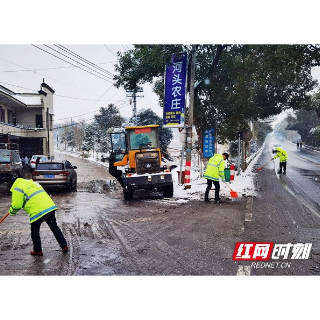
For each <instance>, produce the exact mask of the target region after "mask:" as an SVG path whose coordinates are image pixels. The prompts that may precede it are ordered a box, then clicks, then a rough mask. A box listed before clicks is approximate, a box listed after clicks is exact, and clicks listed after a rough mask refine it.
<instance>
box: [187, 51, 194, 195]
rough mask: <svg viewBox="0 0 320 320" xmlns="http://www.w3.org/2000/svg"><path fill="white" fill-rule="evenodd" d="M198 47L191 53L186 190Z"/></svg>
mask: <svg viewBox="0 0 320 320" xmlns="http://www.w3.org/2000/svg"><path fill="white" fill-rule="evenodd" d="M195 62H196V45H192V53H191V75H190V103H189V114H188V115H189V117H188V118H189V119H188V126H187V128H186V129H187V150H186V168H185V180H184V181H185V189H190V188H191V178H190V176H191V149H192V127H193V103H194V79H195V65H196V63H195Z"/></svg>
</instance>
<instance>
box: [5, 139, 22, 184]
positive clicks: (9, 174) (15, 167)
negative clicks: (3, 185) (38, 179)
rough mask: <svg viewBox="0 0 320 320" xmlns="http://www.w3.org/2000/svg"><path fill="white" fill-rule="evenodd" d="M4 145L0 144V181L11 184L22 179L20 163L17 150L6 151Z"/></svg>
mask: <svg viewBox="0 0 320 320" xmlns="http://www.w3.org/2000/svg"><path fill="white" fill-rule="evenodd" d="M6 148H7V145H6V144H0V181H6V182H11V181H12V180H13V179H15V178H19V177H22V170H23V166H22V162H21V158H20V154H19V150H8V149H6Z"/></svg>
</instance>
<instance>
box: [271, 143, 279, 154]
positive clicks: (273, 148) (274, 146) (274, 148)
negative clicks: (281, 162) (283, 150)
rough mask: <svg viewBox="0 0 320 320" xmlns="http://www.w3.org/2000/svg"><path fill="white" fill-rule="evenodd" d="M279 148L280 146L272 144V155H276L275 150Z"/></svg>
mask: <svg viewBox="0 0 320 320" xmlns="http://www.w3.org/2000/svg"><path fill="white" fill-rule="evenodd" d="M279 147H281V144H274V145H273V146H272V153H276V152H277V148H279Z"/></svg>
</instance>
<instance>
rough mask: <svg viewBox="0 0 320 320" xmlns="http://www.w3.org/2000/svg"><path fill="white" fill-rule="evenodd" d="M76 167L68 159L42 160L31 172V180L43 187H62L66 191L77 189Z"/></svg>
mask: <svg viewBox="0 0 320 320" xmlns="http://www.w3.org/2000/svg"><path fill="white" fill-rule="evenodd" d="M75 169H77V167H76V166H73V165H72V164H71V163H70V161H68V160H63V161H43V162H40V163H38V164H37V166H36V168H35V170H34V171H33V172H32V180H33V181H35V182H38V183H39V184H41V185H42V187H44V188H59V189H61V188H63V189H65V190H66V191H69V192H71V191H77V172H76V170H75Z"/></svg>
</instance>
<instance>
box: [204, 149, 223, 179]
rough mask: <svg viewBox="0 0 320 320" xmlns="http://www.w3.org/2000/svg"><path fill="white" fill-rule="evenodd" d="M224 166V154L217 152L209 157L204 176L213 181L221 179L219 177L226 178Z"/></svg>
mask: <svg viewBox="0 0 320 320" xmlns="http://www.w3.org/2000/svg"><path fill="white" fill-rule="evenodd" d="M224 166H225V165H224V159H223V156H222V155H221V154H215V155H214V156H213V157H211V158H210V159H209V162H208V164H207V168H206V171H205V173H204V176H203V177H204V178H205V179H210V180H213V181H219V177H220V178H221V179H224Z"/></svg>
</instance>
